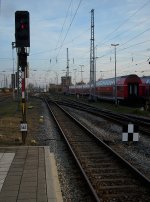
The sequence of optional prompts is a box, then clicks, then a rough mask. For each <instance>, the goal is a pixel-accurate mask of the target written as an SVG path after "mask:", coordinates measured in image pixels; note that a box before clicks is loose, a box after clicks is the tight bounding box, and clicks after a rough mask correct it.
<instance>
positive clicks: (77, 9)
mask: <svg viewBox="0 0 150 202" xmlns="http://www.w3.org/2000/svg"><path fill="white" fill-rule="evenodd" d="M82 1H83V0H80V1H79V4H78V6H77V8H76V11H75V13H74V15H73V17H72V20H71V23H70V25H69V27H68V29H67V32H66V35H65V37H64V39H63V41H62V43H61V46H60V49H59V51H58V54H57V56H56V57H58V55H59V53H60V50H61V48H62V47H63V44H64V41H65V40H66V38H67V35H68V33H69V30H70V28H71V25H72V23H73V21H74V19H75V17H76V15H77V12H78V10H79V7H80V5H81V2H82Z"/></svg>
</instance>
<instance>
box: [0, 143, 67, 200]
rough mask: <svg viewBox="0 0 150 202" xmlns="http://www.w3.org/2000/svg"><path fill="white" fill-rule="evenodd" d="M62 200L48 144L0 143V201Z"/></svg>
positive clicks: (52, 155) (52, 156)
mask: <svg viewBox="0 0 150 202" xmlns="http://www.w3.org/2000/svg"><path fill="white" fill-rule="evenodd" d="M62 201H63V198H62V194H61V189H60V184H59V180H58V174H57V168H56V164H55V159H54V154H53V153H50V151H49V147H47V146H41V147H37V146H18V147H0V202H62Z"/></svg>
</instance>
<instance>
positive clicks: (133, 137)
mask: <svg viewBox="0 0 150 202" xmlns="http://www.w3.org/2000/svg"><path fill="white" fill-rule="evenodd" d="M122 141H124V142H126V141H133V142H137V141H139V133H138V126H135V125H134V124H131V123H129V124H128V125H127V126H123V133H122Z"/></svg>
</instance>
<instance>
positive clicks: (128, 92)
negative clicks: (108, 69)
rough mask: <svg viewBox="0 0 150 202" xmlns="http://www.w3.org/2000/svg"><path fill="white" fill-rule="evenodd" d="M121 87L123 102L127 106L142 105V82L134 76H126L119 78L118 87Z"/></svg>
mask: <svg viewBox="0 0 150 202" xmlns="http://www.w3.org/2000/svg"><path fill="white" fill-rule="evenodd" d="M119 86H122V87H123V91H122V92H123V94H124V95H123V98H124V102H125V103H127V104H129V105H135V106H137V105H142V103H143V96H142V95H143V91H142V90H143V88H142V81H141V79H140V77H138V76H137V75H135V74H131V75H127V76H124V77H121V79H120V83H118V87H119ZM118 97H119V89H118Z"/></svg>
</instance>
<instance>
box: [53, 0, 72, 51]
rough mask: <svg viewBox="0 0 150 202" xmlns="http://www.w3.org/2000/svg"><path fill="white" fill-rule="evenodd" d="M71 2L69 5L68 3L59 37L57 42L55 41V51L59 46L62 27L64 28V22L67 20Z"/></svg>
mask: <svg viewBox="0 0 150 202" xmlns="http://www.w3.org/2000/svg"><path fill="white" fill-rule="evenodd" d="M72 2H73V0H71V1H70V3H69V6H68V9H67V12H66V16H65V19H64V22H63V25H62V28H61V31H60V34H59V37H58V41H57V44H56V49H57V46H58V44H59V41H60V38H61V35H62V33H63V29H64V26H65V23H66V20H67V17H68V14H69V9H70V7H71V4H72Z"/></svg>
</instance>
